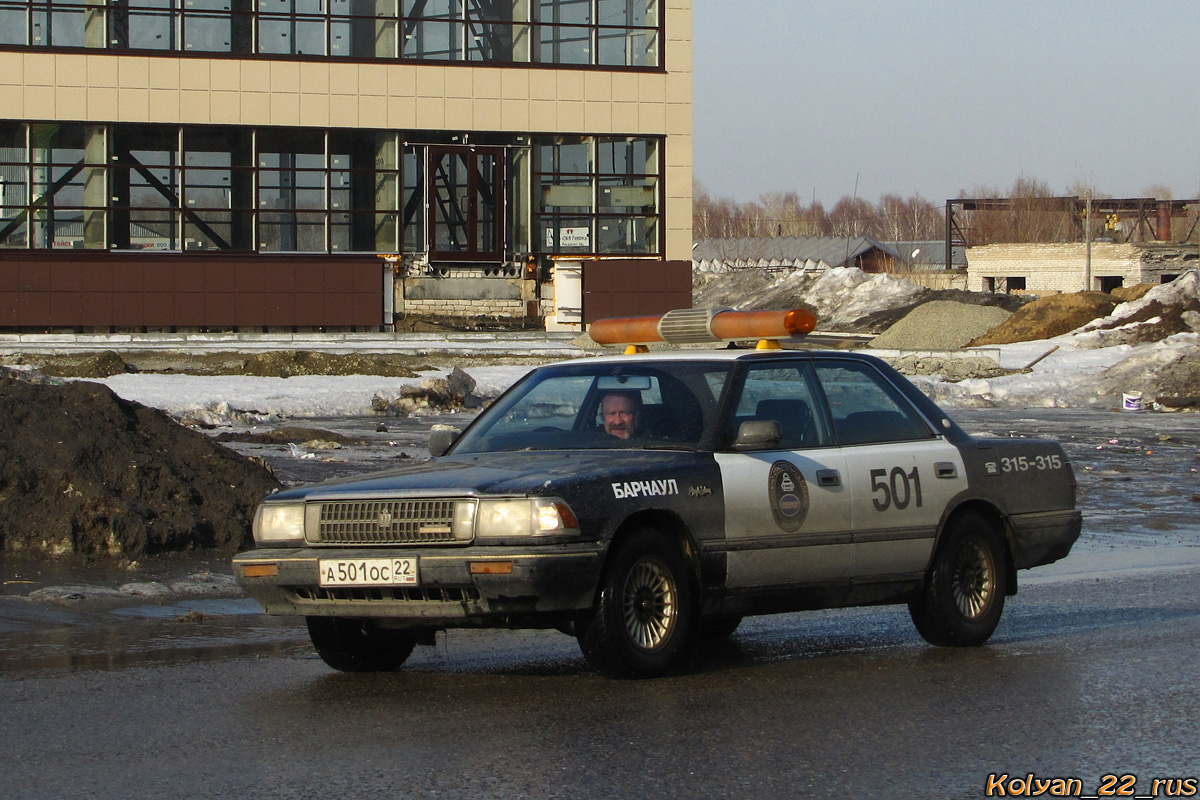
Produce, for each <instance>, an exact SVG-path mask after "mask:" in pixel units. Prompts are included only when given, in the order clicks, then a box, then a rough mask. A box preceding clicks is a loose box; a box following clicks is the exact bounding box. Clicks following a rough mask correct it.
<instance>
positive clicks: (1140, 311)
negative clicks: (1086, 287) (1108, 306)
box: [1075, 270, 1200, 347]
mask: <svg viewBox="0 0 1200 800" xmlns="http://www.w3.org/2000/svg"><path fill="white" fill-rule="evenodd" d="M1194 331H1200V272H1197V271H1196V270H1192V271H1191V272H1186V273H1184V274H1183V275H1180V276H1179V277H1178V278H1176V279H1175V280H1174V281H1172V282H1171V283H1164V284H1162V285H1161V286H1155V287H1154V288H1153V289H1151V290H1150V291H1149V292H1147V293H1146V294H1145V295H1143V296H1142V297H1141V298H1140V299H1138V300H1133V301H1131V302H1128V303H1122V304H1121V305H1119V306H1117V307H1116V308H1115V309H1113V312H1112V313H1111V314H1109V315H1108V316H1107V317H1103V318H1101V319H1097V320H1093V321H1092V322H1089V323H1088V324H1086V325H1084V326H1083V327H1081V328H1079V329H1078V330H1077V331H1076V332H1075V333H1076V335H1075V342H1076V344H1077V346H1079V347H1112V346H1113V345H1118V344H1137V343H1139V342H1157V341H1161V340H1163V339H1165V338H1167V337H1168V336H1172V335H1174V334H1177V333H1187V332H1194Z"/></svg>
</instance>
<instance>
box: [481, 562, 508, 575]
mask: <svg viewBox="0 0 1200 800" xmlns="http://www.w3.org/2000/svg"><path fill="white" fill-rule="evenodd" d="M512 571H513V562H511V561H472V562H471V574H472V575H511V574H512Z"/></svg>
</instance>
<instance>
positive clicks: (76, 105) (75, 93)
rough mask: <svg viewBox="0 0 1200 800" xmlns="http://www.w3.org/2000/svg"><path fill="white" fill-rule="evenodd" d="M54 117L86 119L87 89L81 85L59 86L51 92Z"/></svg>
mask: <svg viewBox="0 0 1200 800" xmlns="http://www.w3.org/2000/svg"><path fill="white" fill-rule="evenodd" d="M53 97H54V118H56V119H87V89H84V88H83V87H82V86H60V87H58V89H56V90H55V91H54V93H53Z"/></svg>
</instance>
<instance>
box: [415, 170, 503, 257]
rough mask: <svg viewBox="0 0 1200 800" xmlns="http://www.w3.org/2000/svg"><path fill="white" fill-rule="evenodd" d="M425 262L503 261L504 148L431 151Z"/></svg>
mask: <svg viewBox="0 0 1200 800" xmlns="http://www.w3.org/2000/svg"><path fill="white" fill-rule="evenodd" d="M428 175H429V198H430V203H429V228H428V230H429V238H430V241H429V256H430V258H431V259H432V260H434V261H438V260H441V261H500V260H502V259H503V257H504V216H505V215H504V148H502V147H441V146H439V147H430V148H429V172H428Z"/></svg>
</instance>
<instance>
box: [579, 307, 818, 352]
mask: <svg viewBox="0 0 1200 800" xmlns="http://www.w3.org/2000/svg"><path fill="white" fill-rule="evenodd" d="M816 326H817V318H816V317H815V316H813V313H812V312H811V311H807V310H805V309H803V308H794V309H791V310H780V311H732V310H730V309H722V308H717V309H709V308H684V309H678V310H675V311H668V312H667V313H666V314H661V315H657V316H652V317H610V318H608V319H598V320H596V321H595V322H593V323H592V324H591V325H589V326H588V335H589V336H591V337H592V341H593V342H595V343H596V344H650V343H654V342H666V343H668V344H692V343H696V342H724V341H731V340H734V339H787V338H790V337H792V336H803V335H804V334H806V333H811V332H812V330H813V329H814V328H815V327H816Z"/></svg>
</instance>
